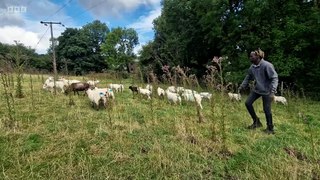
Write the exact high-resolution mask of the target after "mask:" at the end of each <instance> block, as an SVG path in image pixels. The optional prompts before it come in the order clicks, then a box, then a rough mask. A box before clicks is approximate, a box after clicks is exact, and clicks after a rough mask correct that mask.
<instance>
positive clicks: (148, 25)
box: [128, 6, 161, 54]
mask: <svg viewBox="0 0 320 180" xmlns="http://www.w3.org/2000/svg"><path fill="white" fill-rule="evenodd" d="M160 15H161V7H160V6H158V7H157V8H156V9H154V10H152V11H150V12H149V14H148V15H147V16H140V17H139V19H138V21H136V22H134V23H132V24H130V25H128V27H129V28H133V29H135V30H136V31H137V33H138V36H139V41H140V44H139V45H138V46H137V47H135V49H134V52H135V53H136V54H137V53H138V52H139V51H140V50H141V49H142V46H143V45H145V44H146V43H147V42H148V41H150V40H151V39H153V37H154V31H153V20H154V19H156V18H157V17H159V16H160Z"/></svg>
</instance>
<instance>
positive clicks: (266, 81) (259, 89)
mask: <svg viewBox="0 0 320 180" xmlns="http://www.w3.org/2000/svg"><path fill="white" fill-rule="evenodd" d="M251 80H254V81H255V87H254V89H253V91H254V92H256V93H257V94H261V95H269V94H270V93H276V91H277V87H278V74H277V72H276V71H275V69H274V67H273V65H272V64H271V63H270V62H268V61H266V60H264V59H261V60H260V62H259V64H258V65H254V64H252V65H251V66H250V68H249V70H248V74H247V76H246V77H245V79H244V80H243V82H242V84H241V85H240V87H241V88H246V87H247V86H248V84H249V81H251Z"/></svg>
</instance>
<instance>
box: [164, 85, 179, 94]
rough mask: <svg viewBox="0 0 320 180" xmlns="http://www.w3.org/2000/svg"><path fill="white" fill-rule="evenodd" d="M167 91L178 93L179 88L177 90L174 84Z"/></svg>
mask: <svg viewBox="0 0 320 180" xmlns="http://www.w3.org/2000/svg"><path fill="white" fill-rule="evenodd" d="M166 91H169V92H172V93H176V92H177V90H176V88H175V87H174V86H169V87H168V88H167V90H166Z"/></svg>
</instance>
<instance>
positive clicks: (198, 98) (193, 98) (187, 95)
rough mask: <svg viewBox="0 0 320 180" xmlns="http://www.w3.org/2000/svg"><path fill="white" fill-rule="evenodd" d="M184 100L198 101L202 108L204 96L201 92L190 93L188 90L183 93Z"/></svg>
mask: <svg viewBox="0 0 320 180" xmlns="http://www.w3.org/2000/svg"><path fill="white" fill-rule="evenodd" d="M181 96H182V97H183V99H184V100H186V101H192V102H196V103H197V105H198V106H199V107H200V108H201V109H202V104H201V101H202V97H201V96H200V94H196V93H191V94H190V93H188V92H183V93H182V95H181Z"/></svg>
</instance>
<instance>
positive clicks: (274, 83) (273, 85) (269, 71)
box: [266, 64, 279, 93]
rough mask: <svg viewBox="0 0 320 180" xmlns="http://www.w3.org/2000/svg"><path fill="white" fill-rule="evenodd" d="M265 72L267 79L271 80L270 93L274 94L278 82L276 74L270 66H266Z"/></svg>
mask: <svg viewBox="0 0 320 180" xmlns="http://www.w3.org/2000/svg"><path fill="white" fill-rule="evenodd" d="M266 71H267V75H268V77H269V79H271V93H276V92H277V87H278V81H279V79H278V73H277V72H276V70H275V69H274V67H273V65H272V64H271V65H270V66H267V68H266Z"/></svg>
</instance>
